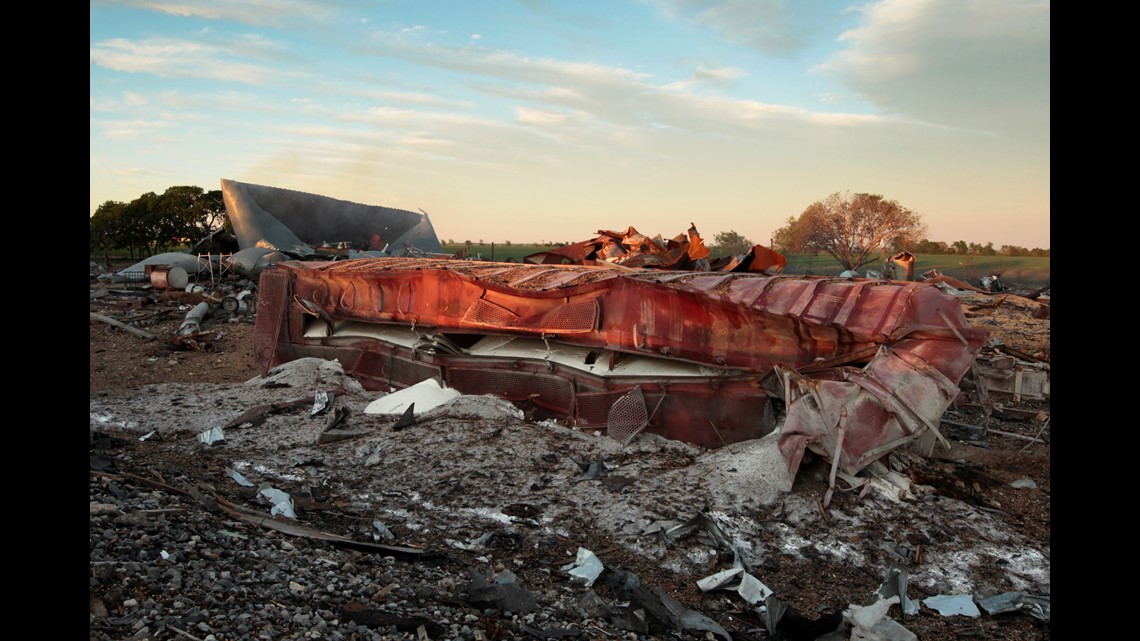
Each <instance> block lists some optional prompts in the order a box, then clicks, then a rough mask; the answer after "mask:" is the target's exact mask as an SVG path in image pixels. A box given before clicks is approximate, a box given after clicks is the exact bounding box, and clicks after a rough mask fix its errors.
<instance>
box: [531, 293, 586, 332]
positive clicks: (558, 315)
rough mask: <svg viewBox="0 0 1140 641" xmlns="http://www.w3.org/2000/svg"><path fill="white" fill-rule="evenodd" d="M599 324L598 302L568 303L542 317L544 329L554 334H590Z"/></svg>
mask: <svg viewBox="0 0 1140 641" xmlns="http://www.w3.org/2000/svg"><path fill="white" fill-rule="evenodd" d="M597 323H598V300H597V299H596V298H592V299H590V300H584V301H579V302H577V303H568V304H566V305H563V306H561V307H559V308H557V309H554V310H551V311H550V312H549V313H547V314H545V315H544V316H543V317H542V329H543V330H551V331H554V332H571V331H579V332H589V331H592V330H593V329H594V328H595V327H596V326H597Z"/></svg>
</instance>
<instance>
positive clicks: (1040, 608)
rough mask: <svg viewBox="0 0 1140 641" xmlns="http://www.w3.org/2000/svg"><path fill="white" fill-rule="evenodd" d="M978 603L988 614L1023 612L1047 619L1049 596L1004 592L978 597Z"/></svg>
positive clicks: (1043, 619)
mask: <svg viewBox="0 0 1140 641" xmlns="http://www.w3.org/2000/svg"><path fill="white" fill-rule="evenodd" d="M977 601H978V605H979V606H981V608H982V609H983V610H985V611H986V612H988V613H989V614H1001V613H1002V612H1025V613H1026V614H1028V615H1030V616H1032V617H1034V618H1036V619H1040V620H1042V621H1048V620H1049V597H1048V595H1046V596H1037V595H1032V594H1026V593H1025V592H1004V593H1002V594H995V595H993V596H987V597H982V598H978V599H977Z"/></svg>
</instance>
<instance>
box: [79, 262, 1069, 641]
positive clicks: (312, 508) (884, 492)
mask: <svg viewBox="0 0 1140 641" xmlns="http://www.w3.org/2000/svg"><path fill="white" fill-rule="evenodd" d="M202 300H204V299H202V298H201V297H200V295H196V294H187V293H186V292H175V293H160V292H156V291H154V290H153V289H151V288H150V287H148V286H146V285H143V284H119V283H104V282H94V281H93V282H92V283H91V312H92V321H91V324H90V401H91V402H90V405H91V430H92V433H95V432H100V433H110V434H123V433H127V434H131V435H135V436H140V437H141V436H146V435H151V436H152V437H151V438H146V439H145V440H140V439H137V438H136V439H131V440H132V441H133V444H132V445H131V448H132V453H131V460H132V463H133V465H134V466H136V473H137V474H139V475H156V476H157V475H160V477H161V478H164V479H167V480H168V481H169V480H170V479H174V478H177V479H182V480H183V481H184V482H186V483H194V484H196V485H197V486H199V487H209V488H211V489H212V490H213V491H214V492H216V494H217V496H219V497H225V498H226V499H227V500H231V501H235V502H241V503H246V504H250V505H251V506H256V503H255V502H254V498H256V497H251V496H250V495H249V493H248V492H245V491H244V489H243V488H242V487H241V486H239V485H238V484H236V483H234V481H233V478H232V477H231V475H230V471H231V470H237V471H239V472H241V473H242V474H245V475H247V476H249V477H251V478H253V477H256V479H257V480H258V481H261V482H264V483H272V484H274V485H275V486H276V487H279V488H281V489H283V490H286V491H288V492H290V493H291V494H293V495H294V496H295V497H307V498H306V499H305V501H302V502H300V503H299V504H298V505H303V509H301V510H299V515H298V519H299V520H300V521H302V522H304V523H306V524H308V525H312V526H314V527H317V528H319V529H321V530H322V531H326V532H333V533H337V534H342V535H345V536H350V537H360V536H363V535H362V528H361V523H362V522H365V523H366V524H367V523H370V522H371V518H366V517H365V516H364V515H365V514H368V515H374V514H380V515H382V517H383V519H384V521H385V523H386V524H387V526H388V527H389V528H390V530H391V531H392V532H393V533H394V534H395V535H396V540H397V541H398V542H399V543H400V544H401V545H412V546H417V547H422V548H424V549H433V550H441V551H446V552H447V554H449V555H451V556H452V558H455V559H456V562H457V563H468V562H472V559H482V560H483V561H486V562H487V563H488V568H493V567H495V566H496V564H497V565H498V566H500V567H501V566H504V565H505V566H506V567H510V568H512V569H513V570H514V571H515V572H516V573H517V574H519V576H520V577H521V578H524V579H525V580H527V581H529V584H528V585H532V586H543V585H545V586H546V587H549V588H550V590H551V591H552V592H557V591H558V590H565V589H566V588H565V587H564V586H565V585H567V581H566V579H567V577H566V574H565V573H564V572H558V571H556V570H557V569H558V568H559V567H562V566H563V565H564V564H566V563H568V562H569V561H572V560H573V559H574V554H575V551H576V549H577V548H578V547H583V548H586V549H589V550H592V551H594V552H595V553H596V554H597V556H598V557H599V558H600V559H601V560H602V562H603V563H604V564H605V566H606V567H607V569H608V568H617V567H620V568H624V569H626V570H628V571H630V572H633V573H635V574H636V575H637V576H638V577H640V580H641V583H642V584H643V585H652V586H660V587H662V588H664V589H665V590H667V591H668V592H669V593H670V594H671V595H672V596H673V597H674V598H675V599H677V600H678V601H679V602H681V603H683V604H684V605H686V606H687V607H690V608H692V609H694V610H696V611H698V612H701V613H703V614H705V615H707V616H708V617H710V618H712V619H714V620H716V621H718V622H719V623H720V624H721V625H722V626H723V627H724V628H725V629H726V630H728V631H729V632H731V633H733V636H734V638H743V639H747V638H771V637H767V636H765V634H766V633H764V632H760V633H756V632H755V630H757V629H758V628H763V623H761V618H760V616H759V614H758V610H757V608H756V607H753V606H750V605H749V604H748V603H746V602H745V601H744V600H743V599H742V598H741V597H740V596H738V595H737V594H736V593H734V592H731V591H725V590H716V591H710V592H702V591H701V590H700V589H698V588H697V586H696V582H697V580H699V579H701V578H703V577H706V576H708V575H710V574H712V573H714V572H716V571H718V570H723V569H726V568H728V567H731V562H732V559H731V558H730V557H729V555H728V554H726V553H725V550H724V548H723V546H718V545H717V544H716V543H715V541H713V542H710V541H709V540H708V538H707V537H705V538H701V537H698V536H693V537H689V538H686V539H682V540H677V541H672V542H670V544H666V543H665V542H663V538H662V537H660V536H659V535H655V534H654V533H653V529H654V526H655V524H656V525H661V524H662V523H668V524H671V525H676V524H680V523H684V522H686V521H689V520H690V519H693V518H696V517H700V516H701V515H705V516H706V517H707V518H708V519H711V520H712V521H713V522H715V523H716V524H717V525H718V526H719V527H720V529H721V530H722V531H724V532H725V534H727V535H728V536H729V537H731V538H732V539H733V541H734V542H735V545H736V548H737V552H738V553H739V554H740V556H741V558H742V560H743V561H744V563H745V566H746V567H747V568H748V569H749V571H750V573H751V574H752V575H753V576H755V577H756V578H758V579H759V580H760V581H761V582H762V583H763V584H764V585H765V586H767V587H768V588H770V589H771V590H772V592H773V594H774V595H775V596H777V597H778V598H779V599H780V600H781V601H782V602H783V603H784V604H786V605H788V606H790V607H791V608H793V609H794V610H795V611H797V612H799V613H801V614H803V615H804V616H805V617H807V618H809V619H814V618H817V617H822V616H825V615H827V614H829V613H835V612H838V611H841V610H843V609H844V608H845V607H847V606H848V605H850V604H859V605H864V604H867V603H870V601H871V597H872V595H873V594H874V592H875V591H876V590H877V589H878V588H879V587H880V585H882V584H883V582H884V578H885V577H886V575H887V572H888V571H889V569H890V568H891V567H892V566H894V567H903V568H905V569H906V572H907V573H908V575H909V583H908V584H907V586H906V595H907V596H908V597H909V598H910V599H911V600H914V601H916V602H918V603H922V602H923V600H925V599H928V598H930V597H934V596H937V595H956V594H970V595H974V597H975V599H976V598H978V597H979V596H980V595H990V594H1001V593H1006V592H1022V593H1025V594H1028V595H1034V596H1044V597H1048V595H1049V593H1050V532H1051V525H1050V515H1051V506H1050V501H1051V486H1050V480H1051V475H1050V445H1049V440H1050V430H1049V420H1048V416H1049V404H1048V401H1047V400H1044V401H1024V400H1023V401H1022V402H1014V401H1013V399H1012V397H1009V396H1005V397H997V398H996V399H994V400H996V401H998V405H999V409H1000V411H998V412H995V413H993V414H991V415H990V416H989V417H988V418H987V417H986V416H985V415H984V413H983V412H982V410H981V409H980V408H981V405H980V404H979V403H978V402H977V401H978V397H977V392H976V390H973V389H971V386H969V385H966V384H964V385H963V390H964V394H963V403H961V404H959V405H956V406H954V407H952V408H951V409H950V410H949V411H948V412H947V414H946V416H945V417H944V418H945V422H944V423H943V424H942V427H943V430H944V431H943V434H944V435H945V436H946V437H947V438H948V439H949V442H950V447H949V448H946V447H943V446H938V447H936V448H935V450H934V451H933V453H931V455H930V456H919V455H918V454H916V453H913V452H909V451H906V452H898V453H897V454H895V455H892V456H891V457H890V467H891V469H892V470H895V471H897V472H899V473H900V478H901V479H902V481H901V483H902V485H901V487H903V488H904V489H903V490H900V488H899V487H898V486H895V487H888V486H884V485H881V484H877V485H875V486H874V487H873V489H870V490H869V491H867V492H860V491H854V490H852V491H843V490H844V486H843V484H840V491H839V492H837V493H835V495H834V496H833V497H832V498H831V500H830V504H829V505H828V506H827V507H824V504H823V500H824V496H825V494H826V493H827V490H828V481H827V478H828V471H829V469H828V467H827V466H826V462H825V461H822V460H814V461H811V460H807V459H805V464H804V465H803V467H802V468H801V470H800V472H799V474H798V475H797V477H796V479H795V482H794V485H792V486H791V487H790V489H789V488H786V487H781V481H780V479H779V478H778V474H777V475H775V476H773V470H774V469H776V468H778V465H777V463H778V461H776V460H775V459H773V458H772V456H771V452H772V449H771V448H770V447H769V446H768V444H767V443H760V442H755V443H743V444H737V445H734V446H730V447H727V448H722V449H720V450H702V449H699V448H694V447H690V446H688V445H685V444H681V443H676V442H671V441H666V440H664V439H660V438H657V437H654V436H651V435H643V436H639V437H638V438H637V439H635V440H634V441H633V442H632V443H631V444H630V445H628V446H626V447H624V448H623V447H621V446H620V444H619V443H617V442H616V441H613V440H612V439H609V438H608V437H606V436H604V435H601V434H595V433H592V432H585V431H581V430H577V429H574V428H572V427H566V426H564V425H559V424H556V423H552V422H547V423H541V424H535V423H528V422H527V421H525V420H524V419H522V418H521V415H516V414H514V412H513V410H512V408H511V407H510V406H507V405H505V404H502V403H496V402H495V400H496V399H490V398H486V397H463V399H462V400H463V402H461V403H457V404H454V405H452V406H444V407H441V408H438V409H436V410H433V411H431V412H429V413H427V414H424V415H421V416H419V417H417V420H416V424H415V425H414V426H413V427H410V428H408V429H400V430H396V429H394V425H395V423H396V419H397V418H399V417H394V416H390V415H377V414H368V413H366V412H365V411H364V409H365V408H366V407H367V406H368V404H370V403H371V402H372V401H374V400H376V399H377V398H378V397H380V396H382V394H381V393H376V392H366V391H364V390H363V389H362V388H360V387H359V386H358V385H355V384H354V381H351V380H350V379H347V377H345V376H344V375H343V372H342V371H340V370H339V368H338V367H337V366H336V364H335V363H325V362H320V363H314V362H308V361H311V360H313V359H303V360H304V361H305V362H297V363H293V364H287V365H284V366H281V367H279V368H277V369H275V370H274V371H273V372H270V373H268V375H267V376H265V377H262V376H261V374H262V372H260V371H258V369H257V367H256V364H255V363H254V362H253V352H252V336H253V328H254V318H255V317H254V315H253V314H252V313H248V312H245V313H243V312H241V311H238V312H236V313H232V314H231V313H228V312H225V311H223V310H221V309H220V308H219V307H217V306H214V308H213V311H212V313H211V314H209V315H208V316H207V317H206V318H205V319H204V321H203V322H202V324H201V331H200V333H199V334H198V335H196V336H195V340H194V341H193V344H191V345H187V344H186V343H185V342H183V343H182V344H176V342H175V341H174V337H175V336H176V335H177V333H178V330H179V327H180V326H181V324H182V323H183V321H184V320H185V319H186V315H187V313H188V312H189V311H190V310H191V309H193V308H194V305H196V304H197V303H198V302H201V301H202ZM961 300H962V304H963V306H964V309H965V311H966V313H967V317H969V318H971V320H972V322H974V323H976V324H978V325H979V326H983V327H985V328H986V329H988V330H990V331H991V333H992V336H993V337H995V338H996V339H998V343H1000V344H1001V345H1004V346H1007V347H1008V348H1012V349H1014V350H1017V351H1018V352H1020V353H1023V354H1028V355H1031V356H1032V357H1034V358H1037V359H1041V360H1042V361H1044V362H1048V358H1049V352H1050V347H1049V320H1048V314H1047V312H1048V305H1047V304H1042V303H1040V302H1036V301H1031V300H1028V299H1024V298H1021V297H1018V296H1016V295H1000V296H996V295H973V296H970V297H963V298H962V299H961ZM107 319H110V320H111V321H114V322H115V323H111V322H107ZM116 323H122V324H125V325H128V326H129V327H131V328H134V329H135V330H138V331H141V332H144V333H146V334H148V335H149V336H144V335H140V334H139V333H138V331H135V332H132V331H129V330H127V329H124V328H122V327H121V326H120V325H117V324H116ZM319 390H330V391H331V390H335V393H334V404H335V405H334V406H335V407H341V408H345V414H344V416H345V417H346V418H345V419H344V421H343V423H344V424H343V425H342V426H341V427H342V428H344V430H345V431H344V434H345V435H344V436H343V438H342V439H341V440H336V441H327V440H326V441H322V434H323V432H324V431H325V428H326V427H327V420H328V415H327V414H322V415H319V416H318V415H311V414H310V411H309V408H310V407H312V406H313V404H312V402H311V401H310V402H308V403H306V402H304V401H305V400H306V399H312V398H313V395H314V392H316V391H319ZM290 403H292V405H290ZM272 404H276V405H275V406H272ZM267 406H272V409H270V410H269V411H265V409H266V407H267ZM258 408H261V409H262V410H263V412H262V414H260V415H259V417H258V419H257V420H253V421H248V422H246V423H242V424H238V425H233V424H234V423H235V421H237V420H238V419H239V417H242V416H243V415H248V414H246V413H247V412H251V410H257V409H258ZM971 426H973V427H971ZM215 427H218V428H221V427H229V428H230V429H226V430H225V439H224V440H223V441H221V442H220V443H214V444H212V445H204V444H203V443H202V441H201V440H200V439H199V435H200V434H202V433H203V432H205V431H206V430H210V429H211V428H215ZM764 440H765V439H761V441H764ZM589 461H598V462H602V463H603V464H602V466H601V467H599V468H597V469H598V470H600V472H599V473H598V474H596V475H595V476H593V477H590V474H589V473H587V472H586V468H585V467H584V466H583V465H582V463H583V462H589ZM260 509H265V508H264V506H260ZM705 522H707V521H705ZM366 530H367V526H365V528H364V531H366ZM488 534H492V535H493V536H491V537H490V538H488V537H487V535H488ZM476 541H481V542H482V543H480V544H478V545H477V544H476V543H475V542H476ZM552 570H554V571H552ZM599 585H600V583H599ZM536 589H537V588H536ZM889 614H890V617H891V618H893V619H895V620H897V621H899V622H900V623H901V624H902V625H903V626H905V627H906V628H907V629H908V630H910V631H911V632H913V633H914V634H915V635H916V636H917V638H918V639H922V640H923V641H938V640H943V639H945V640H949V639H957V638H962V637H968V638H974V639H981V640H989V639H995V640H996V639H1005V640H1010V641H1028V640H1040V639H1049V638H1051V624H1050V623H1049V622H1046V621H1042V620H1040V619H1039V618H1037V617H1034V616H1030V615H1029V614H1027V613H1025V612H1023V611H1015V612H1004V613H998V614H989V613H986V612H984V611H983V612H982V614H981V615H980V616H976V617H970V616H949V615H943V614H942V613H940V612H938V611H937V610H935V609H933V608H931V607H928V606H927V605H926V604H922V605H920V606H919V611H918V612H917V613H915V614H910V615H908V616H904V615H903V614H902V612H901V608H900V606H898V605H895V606H892V608H891V610H890V613H889ZM745 630H751V631H752V632H751V633H749V632H745ZM710 634H711V633H710ZM749 634H751V637H750V636H749ZM694 638H698V637H694Z"/></svg>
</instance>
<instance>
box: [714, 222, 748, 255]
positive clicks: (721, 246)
mask: <svg viewBox="0 0 1140 641" xmlns="http://www.w3.org/2000/svg"><path fill="white" fill-rule="evenodd" d="M755 245H756V243H754V242H752V241H751V240H748V239H747V238H745V237H744V236H742V235H741V234H739V233H737V232H736V231H733V230H731V229H730V230H728V231H720V232H717V233H716V235H715V236H713V242H712V244H711V245H709V246H708V250H709V253H710V254H711V255H712V256H717V257H721V256H736V255H739V254H743V253H746V252H747V251H748V250H750V249H752V247H753V246H755Z"/></svg>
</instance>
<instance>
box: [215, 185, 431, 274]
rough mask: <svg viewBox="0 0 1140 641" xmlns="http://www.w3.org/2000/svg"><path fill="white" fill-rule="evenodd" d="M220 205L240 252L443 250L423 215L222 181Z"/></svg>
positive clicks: (395, 252) (299, 254)
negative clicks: (329, 249) (259, 249)
mask: <svg viewBox="0 0 1140 641" xmlns="http://www.w3.org/2000/svg"><path fill="white" fill-rule="evenodd" d="M222 200H223V202H224V203H225V206H226V214H227V216H229V219H230V223H231V224H232V225H233V228H234V234H235V235H236V236H237V241H238V246H239V247H241V249H243V250H244V249H249V248H252V247H259V248H265V249H270V250H276V251H280V252H283V253H285V254H287V255H289V256H293V257H295V258H304V257H308V256H312V255H313V254H315V253H317V251H316V248H319V247H333V248H342V249H352V250H358V251H361V252H365V253H366V254H375V255H407V254H408V253H409V252H410V253H415V252H417V251H418V252H421V253H429V254H438V253H441V252H442V251H443V248H442V246H441V245H440V243H439V237H438V236H436V233H435V229H434V228H433V227H432V224H431V220H430V219H429V218H428V216H427V214H426V213H416V212H413V211H407V210H405V209H395V208H392V207H382V206H379V205H362V204H360V203H354V202H349V201H347V200H338V199H336V198H329V197H327V196H318V195H316V194H309V193H305V192H300V191H294V190H291V189H281V188H279V187H266V186H264V185H254V184H250V183H241V182H237V181H234V180H227V179H224V178H223V179H222Z"/></svg>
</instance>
